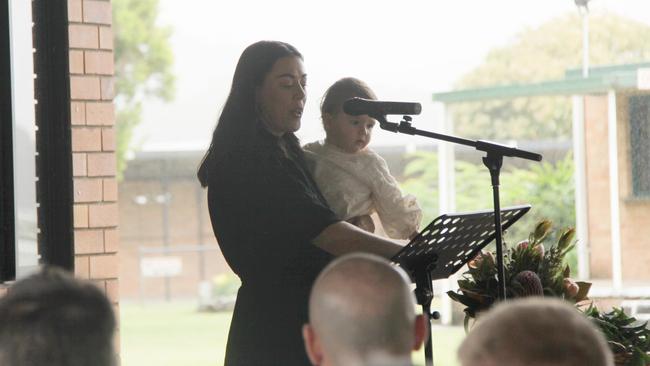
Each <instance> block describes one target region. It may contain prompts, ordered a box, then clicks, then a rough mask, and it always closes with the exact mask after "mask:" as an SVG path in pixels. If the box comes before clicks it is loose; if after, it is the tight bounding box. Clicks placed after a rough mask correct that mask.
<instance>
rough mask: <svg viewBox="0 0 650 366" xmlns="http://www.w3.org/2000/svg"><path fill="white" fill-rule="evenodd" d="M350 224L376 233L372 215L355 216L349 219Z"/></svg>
mask: <svg viewBox="0 0 650 366" xmlns="http://www.w3.org/2000/svg"><path fill="white" fill-rule="evenodd" d="M347 221H348V222H349V223H350V224H352V225H354V226H356V227H359V228H361V229H363V230H365V231H368V232H371V233H374V232H375V222H374V221H372V217H370V215H361V216H355V217H353V218H351V219H348V220H347Z"/></svg>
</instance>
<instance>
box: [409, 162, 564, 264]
mask: <svg viewBox="0 0 650 366" xmlns="http://www.w3.org/2000/svg"><path fill="white" fill-rule="evenodd" d="M410 158H411V160H410V162H409V163H408V164H407V165H406V167H405V170H404V176H406V177H407V179H406V180H405V181H404V183H403V184H402V188H403V189H404V190H405V191H406V192H409V193H411V194H413V195H415V196H416V197H418V200H419V201H420V206H421V207H422V210H423V224H427V223H429V222H430V221H431V220H432V219H434V218H435V217H437V216H438V207H439V206H438V157H437V154H436V153H433V152H417V153H414V154H412V155H410ZM455 174H456V177H455V188H456V211H457V212H467V211H475V210H481V209H490V208H492V205H493V203H492V188H491V184H490V174H489V172H488V170H487V168H486V167H484V166H483V165H476V164H471V163H468V162H465V161H456V169H455ZM574 191H575V190H574V184H573V157H572V156H571V154H567V155H566V156H565V157H564V159H562V160H559V161H557V162H556V163H555V164H553V163H549V162H543V163H541V164H540V163H534V164H531V165H529V166H528V167H527V168H526V169H524V168H518V169H513V170H510V171H507V170H504V171H502V173H501V189H500V193H501V206H502V207H506V206H512V205H519V204H525V203H530V204H531V205H532V206H533V208H532V209H531V211H530V212H529V213H528V214H526V215H525V216H524V217H523V218H522V219H521V220H519V221H518V222H517V223H516V224H515V225H514V226H513V227H512V228H511V229H509V230H508V233H507V235H506V236H505V238H506V240H507V239H508V238H511V237H513V238H522V237H526V236H527V235H528V232H527V229H526V228H528V227H531V226H532V225H534V224H535V223H536V222H538V221H540V220H543V219H548V220H551V221H553V222H554V223H555V224H556V225H557V226H559V227H570V226H574V225H575V224H574V223H575V205H574V197H575V194H574ZM550 235H551V238H550V239H551V240H552V241H555V240H557V238H556V237H555V235H556V233H551V234H550ZM571 257H574V256H573V255H571ZM572 265H574V266H575V265H576V264H575V263H572Z"/></svg>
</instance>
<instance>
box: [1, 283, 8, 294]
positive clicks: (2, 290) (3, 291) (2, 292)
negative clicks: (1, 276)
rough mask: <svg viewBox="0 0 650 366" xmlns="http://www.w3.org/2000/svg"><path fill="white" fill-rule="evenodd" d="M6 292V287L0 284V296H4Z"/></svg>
mask: <svg viewBox="0 0 650 366" xmlns="http://www.w3.org/2000/svg"><path fill="white" fill-rule="evenodd" d="M6 293H7V287H6V286H5V285H2V284H0V297H2V296H4V295H5V294H6Z"/></svg>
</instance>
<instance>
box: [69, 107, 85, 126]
mask: <svg viewBox="0 0 650 366" xmlns="http://www.w3.org/2000/svg"><path fill="white" fill-rule="evenodd" d="M70 123H71V124H73V125H85V124H86V104H85V103H84V102H72V103H70Z"/></svg>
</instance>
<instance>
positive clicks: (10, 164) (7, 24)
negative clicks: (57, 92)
mask: <svg viewBox="0 0 650 366" xmlns="http://www.w3.org/2000/svg"><path fill="white" fill-rule="evenodd" d="M31 10H32V9H31V1H17V0H12V1H9V2H8V3H7V2H5V4H4V6H3V8H2V10H0V17H1V18H2V19H1V20H2V21H1V22H0V24H2V29H0V38H1V40H0V42H1V43H2V46H1V47H0V48H1V49H7V50H9V52H8V53H7V52H4V53H3V55H2V60H1V61H0V73H2V77H1V79H2V80H3V81H4V80H7V81H9V82H2V83H1V84H2V85H1V86H0V88H1V90H2V91H1V92H0V98H1V99H2V100H1V102H0V103H1V104H2V111H1V113H2V122H3V123H2V127H1V129H2V131H1V132H0V137H1V141H2V148H0V150H1V152H0V164H1V169H2V179H1V183H0V198H1V201H2V203H1V205H2V207H0V208H1V210H0V212H2V217H1V219H0V221H1V225H2V228H1V233H0V256H1V257H2V259H0V266H1V267H0V276H1V277H0V281H6V280H12V279H14V278H15V277H16V276H22V275H24V274H27V273H29V272H30V271H32V270H34V269H35V268H36V267H37V266H38V261H39V256H38V251H37V244H36V240H37V232H38V228H37V218H36V217H37V216H36V168H35V159H34V156H35V151H36V148H35V129H36V127H35V122H34V83H33V80H34V71H33V70H34V69H33V62H32V58H33V56H32V17H31Z"/></svg>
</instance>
